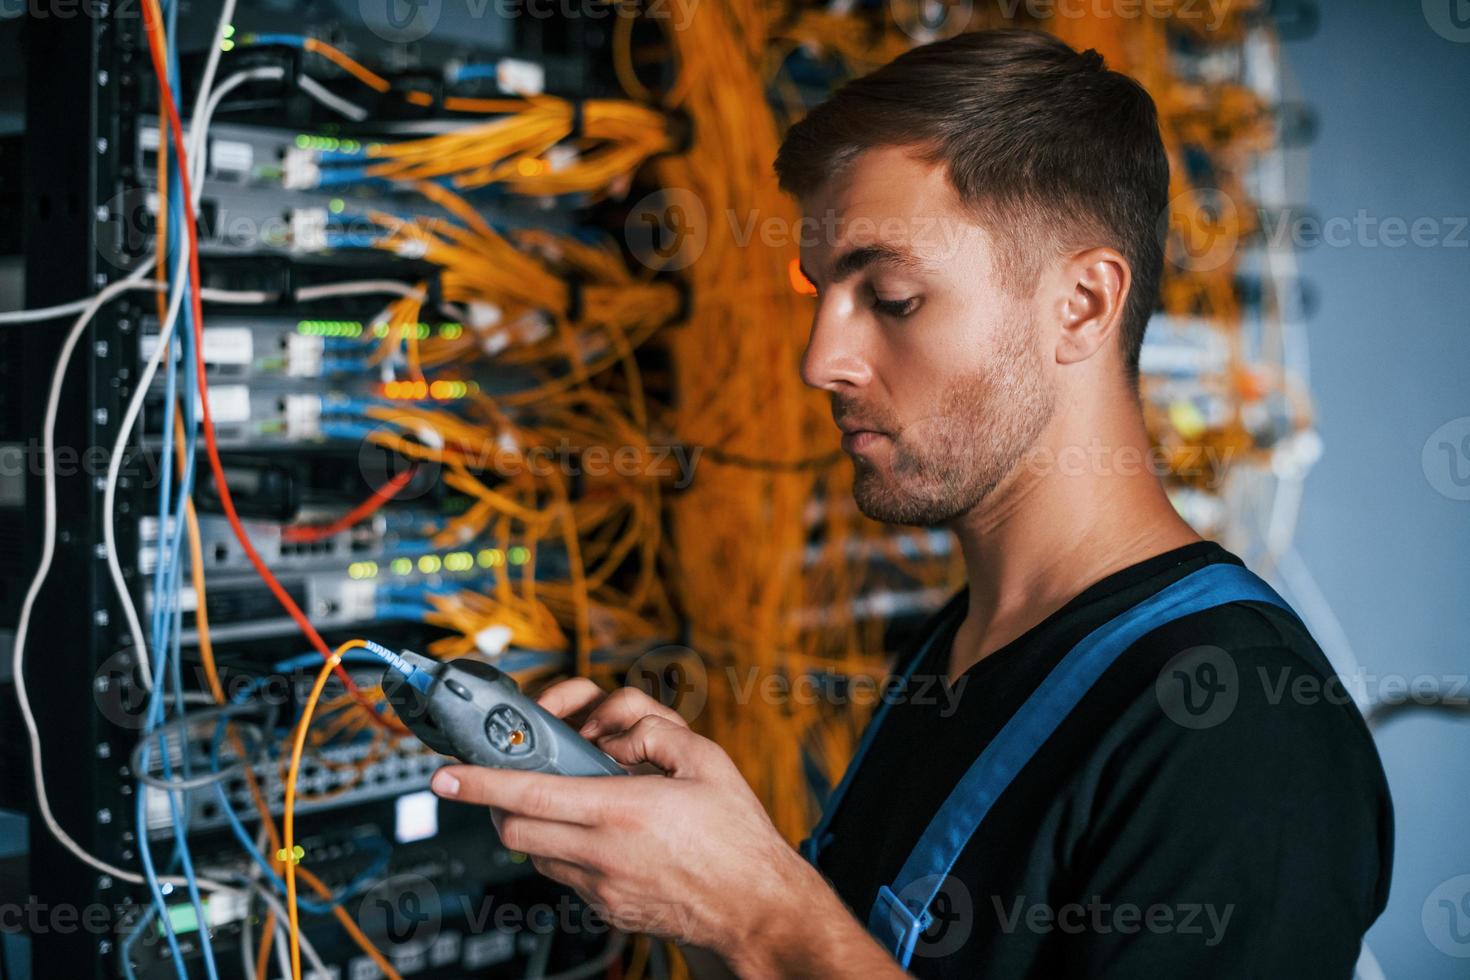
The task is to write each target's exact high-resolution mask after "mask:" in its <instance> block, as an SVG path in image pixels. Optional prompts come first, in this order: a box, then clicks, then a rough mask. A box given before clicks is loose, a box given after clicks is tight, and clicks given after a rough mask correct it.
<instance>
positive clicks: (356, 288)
mask: <svg viewBox="0 0 1470 980" xmlns="http://www.w3.org/2000/svg"><path fill="white" fill-rule="evenodd" d="M374 293H388V294H389V295H392V296H409V297H412V298H414V299H418V300H422V299H424V291H423V290H422V289H418V288H417V287H414V286H410V285H409V284H408V283H406V282H399V281H398V280H396V279H360V280H358V281H356V282H334V283H328V284H326V285H324V286H303V287H302V288H301V289H298V290H296V299H297V300H299V301H301V302H303V303H310V302H312V301H313V300H318V299H332V298H334V297H337V296H363V295H372V294H374Z"/></svg>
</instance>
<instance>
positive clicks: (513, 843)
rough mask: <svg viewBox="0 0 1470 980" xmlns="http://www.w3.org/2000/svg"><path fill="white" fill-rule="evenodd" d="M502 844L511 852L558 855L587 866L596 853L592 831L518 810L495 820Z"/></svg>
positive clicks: (547, 856)
mask: <svg viewBox="0 0 1470 980" xmlns="http://www.w3.org/2000/svg"><path fill="white" fill-rule="evenodd" d="M495 832H496V833H497V834H499V835H500V843H502V844H504V845H505V846H506V847H507V848H509V849H510V850H512V851H520V852H521V853H522V854H529V855H531V856H532V857H543V858H555V859H557V860H558V861H566V862H569V863H571V864H576V865H579V866H585V865H587V864H588V863H589V861H591V859H592V858H593V857H594V856H595V855H596V853H597V850H596V845H595V844H594V843H593V841H592V840H591V838H592V834H593V831H592V830H590V829H588V828H587V827H579V826H578V825H576V824H571V823H562V822H561V821H559V820H541V819H538V818H536V817H526V816H522V815H521V814H518V813H506V814H502V815H501V817H500V819H498V820H496V821H495Z"/></svg>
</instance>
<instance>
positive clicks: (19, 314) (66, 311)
mask: <svg viewBox="0 0 1470 980" xmlns="http://www.w3.org/2000/svg"><path fill="white" fill-rule="evenodd" d="M113 285H114V286H116V285H119V283H113ZM145 288H146V287H145ZM96 298H97V297H96V296H95V295H93V296H90V297H88V298H87V299H79V300H75V301H73V302H70V303H62V304H61V305H60V306H43V307H41V308H40V309H36V310H17V311H15V312H13V313H0V324H7V323H36V322H37V321H40V320H55V319H57V318H59V317H64V316H71V315H72V314H73V313H80V312H82V311H83V310H85V309H86V308H87V304H89V303H91V302H92V300H94V299H96Z"/></svg>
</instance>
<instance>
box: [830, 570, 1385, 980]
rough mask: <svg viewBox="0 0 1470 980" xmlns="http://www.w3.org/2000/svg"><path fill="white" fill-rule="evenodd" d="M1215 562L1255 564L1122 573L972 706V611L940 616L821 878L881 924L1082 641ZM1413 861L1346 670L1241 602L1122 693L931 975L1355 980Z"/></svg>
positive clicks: (1172, 630) (986, 866)
mask: <svg viewBox="0 0 1470 980" xmlns="http://www.w3.org/2000/svg"><path fill="white" fill-rule="evenodd" d="M1216 562H1232V563H1235V564H1239V563H1240V561H1239V559H1238V558H1236V557H1235V556H1233V555H1231V554H1230V553H1229V552H1227V551H1225V550H1224V549H1222V548H1220V547H1219V546H1218V545H1215V544H1212V543H1209V542H1201V543H1197V544H1192V545H1188V546H1186V547H1183V548H1179V549H1176V550H1174V551H1171V552H1168V553H1166V554H1163V555H1159V556H1157V557H1154V558H1151V559H1149V560H1147V561H1144V562H1141V563H1140V564H1137V565H1134V566H1132V567H1131V568H1127V569H1125V570H1123V571H1121V572H1118V573H1116V574H1114V575H1110V576H1108V577H1107V578H1106V579H1104V580H1103V581H1101V582H1098V583H1097V584H1095V585H1093V586H1092V587H1090V588H1088V589H1087V590H1086V591H1085V592H1083V593H1082V594H1081V595H1079V596H1077V597H1076V598H1075V599H1073V600H1072V601H1071V602H1069V603H1067V604H1066V605H1065V606H1064V607H1063V608H1061V609H1060V610H1058V611H1057V612H1055V613H1054V614H1052V615H1051V616H1049V617H1048V618H1047V619H1046V620H1045V621H1044V622H1042V623H1040V624H1039V625H1037V626H1036V627H1035V628H1033V629H1031V630H1030V631H1029V632H1027V633H1026V634H1025V635H1024V636H1022V637H1020V638H1019V639H1017V640H1016V641H1015V642H1013V643H1011V644H1009V645H1007V646H1006V647H1004V648H1002V649H1001V650H998V651H996V652H995V653H993V654H991V655H990V656H988V657H986V658H984V659H983V660H981V661H980V662H979V663H977V664H975V665H974V666H973V667H971V668H970V669H969V670H968V671H967V672H966V673H965V674H964V675H962V676H961V677H960V678H959V679H958V680H957V681H956V684H955V685H954V687H953V688H950V687H948V685H947V684H946V682H945V680H944V678H945V677H946V676H947V673H948V664H949V653H950V644H951V642H952V640H953V636H954V631H955V629H956V628H957V626H958V625H959V622H960V620H961V619H962V618H963V616H964V613H965V603H966V595H965V593H963V592H961V593H960V594H959V595H958V596H956V597H955V598H954V600H952V601H951V602H950V603H949V604H948V605H947V606H946V607H945V608H944V609H943V610H942V611H941V612H940V613H938V614H937V615H936V616H935V617H934V619H933V620H931V622H930V624H929V626H928V627H926V630H925V633H926V635H927V634H928V633H931V632H932V633H934V642H933V643H932V644H931V645H930V648H929V650H928V653H927V654H926V655H925V657H924V660H923V662H922V663H920V664H919V665H918V666H917V667H916V669H915V677H914V680H913V681H912V682H911V683H910V685H909V686H908V687H907V688H906V689H905V690H903V691H897V690H895V691H893V692H892V693H893V694H894V704H893V707H892V709H891V710H890V711H889V713H888V716H887V718H886V719H885V720H884V722H883V726H882V728H881V730H880V731H881V736H880V737H879V738H878V739H877V740H876V741H875V742H874V744H873V746H872V747H871V748H870V749H869V751H868V754H867V757H866V759H865V760H864V762H863V765H862V766H861V767H860V769H859V771H858V774H857V776H856V777H855V778H854V780H853V782H852V785H851V787H850V788H849V790H848V793H847V795H846V798H845V799H844V800H843V803H842V805H841V807H840V808H839V810H838V812H837V814H836V816H835V818H834V820H833V823H832V825H831V827H830V830H831V832H832V834H833V837H832V840H831V842H830V843H829V844H828V845H827V847H826V848H825V849H824V850H823V852H822V854H821V856H820V858H819V867H820V868H821V870H822V871H823V873H824V874H826V875H827V877H828V878H829V879H830V880H831V882H832V884H833V886H834V887H835V888H836V890H837V893H838V894H839V895H840V896H841V897H842V899H843V900H844V901H845V902H846V903H847V904H848V905H849V906H850V907H851V908H852V910H853V912H854V914H856V915H857V917H858V918H859V919H860V920H862V921H863V922H864V923H866V922H867V920H868V914H869V911H870V910H871V908H872V906H873V900H874V896H875V895H876V893H877V890H878V888H879V886H880V885H884V884H891V883H892V882H893V879H894V877H895V876H896V874H897V872H898V869H899V868H900V866H901V865H902V864H903V862H904V860H905V859H906V858H907V857H908V855H909V852H910V851H911V850H912V849H913V846H914V844H915V842H916V841H917V840H918V838H919V835H920V834H921V833H922V832H923V830H924V828H925V827H926V826H927V825H928V823H929V821H930V819H931V818H932V817H933V816H934V814H935V813H936V812H937V811H938V809H939V807H940V804H941V803H942V802H943V800H944V799H945V797H946V796H947V795H948V794H949V792H950V790H951V789H953V787H954V786H955V784H956V783H957V782H958V781H959V780H960V778H961V777H962V776H963V775H964V773H965V772H966V770H967V769H968V768H969V767H970V764H971V763H972V762H973V761H974V760H975V758H976V757H977V756H978V755H979V753H980V752H981V750H982V749H984V748H985V746H986V745H987V744H988V743H989V742H990V741H991V739H992V738H993V737H994V736H995V734H996V733H997V732H998V731H999V730H1000V728H1001V727H1002V726H1003V725H1004V724H1005V723H1006V721H1007V720H1008V719H1009V718H1010V717H1011V715H1012V714H1014V713H1015V711H1016V710H1017V708H1019V707H1020V705H1021V704H1022V702H1023V701H1025V699H1026V698H1027V697H1028V696H1029V695H1030V694H1031V693H1032V692H1033V691H1034V690H1035V689H1036V687H1037V685H1038V684H1039V683H1040V682H1041V680H1042V679H1043V678H1044V677H1045V676H1046V675H1047V673H1048V672H1049V671H1050V670H1051V669H1052V668H1053V667H1054V666H1055V665H1056V663H1057V662H1058V661H1059V660H1060V659H1061V658H1062V657H1063V656H1065V655H1066V653H1067V652H1068V651H1069V650H1071V649H1072V647H1073V646H1074V645H1076V643H1077V642H1078V641H1079V640H1081V639H1082V638H1083V637H1084V636H1086V635H1087V634H1088V633H1090V632H1091V631H1092V630H1094V629H1095V628H1097V627H1098V626H1100V625H1102V624H1103V623H1105V622H1107V621H1108V620H1110V619H1112V618H1113V617H1115V616H1116V615H1118V614H1119V613H1122V612H1123V611H1125V610H1127V609H1128V608H1130V607H1132V606H1134V605H1137V604H1138V603H1139V602H1141V601H1142V600H1144V599H1146V598H1148V597H1149V596H1151V595H1153V594H1154V593H1156V592H1158V591H1160V590H1161V589H1163V588H1164V587H1165V586H1167V585H1169V584H1170V583H1172V582H1174V581H1176V580H1178V579H1180V578H1183V577H1184V576H1185V575H1188V574H1189V573H1191V572H1194V571H1196V570H1198V569H1200V568H1202V567H1204V566H1205V565H1208V564H1212V563H1216ZM915 652H916V651H909V653H908V654H906V656H910V657H911V656H913V655H914V654H915ZM902 662H903V663H907V660H905V661H902ZM1392 841H1393V812H1392V809H1391V805H1390V802H1389V796H1388V786H1387V783H1386V781H1385V779H1384V775H1383V769H1382V766H1381V764H1380V762H1379V759H1378V753H1377V750H1376V749H1375V747H1374V744H1373V740H1372V738H1371V736H1370V735H1369V733H1368V730H1367V727H1366V726H1365V725H1364V723H1363V719H1362V717H1361V716H1360V715H1359V713H1358V711H1357V709H1356V708H1355V707H1354V706H1353V704H1352V702H1351V700H1350V698H1348V696H1347V694H1346V692H1345V690H1344V688H1343V686H1342V684H1341V683H1340V682H1339V681H1337V680H1336V678H1335V675H1334V674H1333V672H1332V669H1331V667H1330V666H1329V665H1328V663H1327V660H1326V658H1325V657H1324V656H1323V655H1322V653H1321V651H1320V650H1319V649H1318V648H1317V645H1316V644H1315V643H1314V642H1313V640H1312V638H1311V636H1310V635H1308V633H1307V632H1306V630H1305V629H1304V628H1303V627H1302V625H1301V624H1300V623H1299V622H1298V621H1297V620H1296V619H1294V618H1293V617H1292V616H1290V615H1289V614H1287V613H1285V612H1283V611H1282V610H1280V609H1277V608H1276V607H1275V606H1272V605H1269V604H1266V603H1257V602H1241V603H1231V604H1229V605H1225V606H1220V607H1217V608H1215V609H1211V610H1207V611H1205V612H1201V613H1196V614H1194V615H1190V616H1186V617H1184V618H1182V619H1179V620H1176V621H1174V622H1173V623H1170V624H1168V625H1165V626H1162V627H1160V628H1158V629H1156V630H1154V631H1153V632H1151V633H1149V634H1148V635H1146V636H1144V637H1143V638H1141V639H1140V640H1139V641H1138V642H1136V643H1135V644H1133V646H1132V647H1130V648H1129V649H1128V650H1127V651H1125V652H1124V653H1123V655H1122V656H1120V657H1119V658H1118V660H1117V661H1116V662H1115V663H1114V664H1113V665H1112V666H1111V667H1110V668H1109V669H1108V670H1107V671H1106V672H1105V673H1104V674H1103V675H1102V677H1101V678H1100V679H1099V680H1098V682H1097V684H1096V685H1095V686H1094V687H1093V688H1092V690H1091V691H1089V692H1088V694H1087V695H1086V696H1085V697H1084V698H1083V700H1082V701H1081V703H1080V704H1079V705H1078V706H1077V708H1076V709H1075V710H1074V711H1073V712H1072V713H1071V714H1070V715H1069V716H1068V717H1067V718H1066V719H1065V720H1064V721H1063V722H1062V724H1061V725H1060V727H1058V729H1057V730H1056V732H1055V733H1053V735H1052V736H1051V738H1050V739H1048V740H1047V741H1046V743H1045V744H1043V745H1042V746H1041V748H1040V749H1039V750H1038V751H1037V753H1036V755H1035V756H1034V757H1033V758H1032V760H1031V762H1030V763H1029V764H1028V765H1027V766H1026V767H1025V768H1024V769H1023V770H1022V771H1021V772H1020V773H1019V774H1018V775H1017V776H1016V778H1015V780H1014V781H1013V782H1012V783H1011V785H1010V786H1009V787H1008V788H1007V789H1006V790H1005V791H1004V792H1003V793H1002V794H1001V796H1000V798H999V799H998V800H997V801H996V803H995V805H994V806H993V808H992V809H991V811H990V813H989V815H988V816H987V817H986V819H985V820H984V821H983V822H982V823H981V825H980V827H979V829H978V830H977V831H976V833H975V835H974V837H973V838H971V840H970V841H969V843H968V845H967V846H966V847H965V849H964V850H963V852H962V853H961V855H960V857H959V859H958V860H957V861H956V863H955V865H954V868H953V870H952V872H951V874H950V877H949V878H948V879H947V880H946V881H945V884H944V888H943V890H942V892H941V894H940V896H939V898H938V900H937V901H936V903H935V905H934V907H933V912H934V914H935V921H934V923H933V925H932V926H931V927H930V928H929V930H928V931H927V932H926V933H925V934H924V935H923V936H921V937H920V938H919V941H918V944H917V946H916V947H915V950H914V954H913V958H912V960H911V962H910V964H909V970H910V972H912V973H914V974H915V975H917V976H921V977H986V978H991V977H994V978H1004V980H1018V978H1022V977H1043V978H1047V980H1051V978H1056V977H1179V976H1187V977H1189V978H1190V980H1203V978H1207V977H1222V978H1230V980H1241V978H1250V977H1270V978H1280V977H1292V978H1297V977H1341V978H1347V977H1351V976H1352V973H1353V964H1354V963H1355V961H1356V959H1357V956H1358V949H1359V944H1360V942H1361V940H1362V936H1363V933H1364V931H1365V930H1367V928H1368V926H1369V925H1370V924H1371V923H1372V922H1373V920H1374V919H1376V918H1377V917H1378V915H1379V913H1380V912H1382V910H1383V907H1384V903H1385V902H1386V901H1387V898H1388V882H1389V871H1390V866H1391V862H1392Z"/></svg>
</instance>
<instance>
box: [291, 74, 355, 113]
mask: <svg viewBox="0 0 1470 980" xmlns="http://www.w3.org/2000/svg"><path fill="white" fill-rule="evenodd" d="M296 84H297V85H299V86H301V91H303V92H305V93H306V94H307V95H309V96H311V97H312V98H313V99H316V100H317V101H318V102H320V103H321V104H322V105H324V106H326V107H327V108H328V109H331V110H332V111H333V112H336V113H338V114H339V115H343V116H346V117H347V118H348V119H351V120H352V121H353V122H362V121H363V120H364V119H366V118H367V117H368V112H367V110H366V109H364V108H363V107H362V106H360V105H358V104H357V103H356V102H349V101H348V100H347V99H344V98H342V96H340V95H338V94H337V93H336V92H333V91H331V90H330V89H328V88H327V87H325V86H324V85H322V83H321V82H319V81H317V80H316V79H315V78H312V77H311V76H310V75H301V76H298V77H297V79H296Z"/></svg>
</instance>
